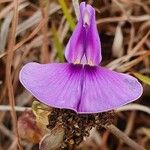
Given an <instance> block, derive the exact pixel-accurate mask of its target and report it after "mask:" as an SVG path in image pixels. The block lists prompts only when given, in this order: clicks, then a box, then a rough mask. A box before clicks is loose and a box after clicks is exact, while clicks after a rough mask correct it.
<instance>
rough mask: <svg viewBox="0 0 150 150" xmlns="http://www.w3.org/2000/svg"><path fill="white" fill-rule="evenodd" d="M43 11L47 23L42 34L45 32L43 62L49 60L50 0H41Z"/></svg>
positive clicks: (42, 51)
mask: <svg viewBox="0 0 150 150" xmlns="http://www.w3.org/2000/svg"><path fill="white" fill-rule="evenodd" d="M46 2H47V3H46ZM39 3H40V8H41V13H42V17H43V19H45V24H44V26H43V27H42V34H43V44H42V50H41V62H42V63H48V62H49V52H48V36H47V33H48V28H47V24H48V8H49V7H48V6H49V4H48V1H43V0H39Z"/></svg>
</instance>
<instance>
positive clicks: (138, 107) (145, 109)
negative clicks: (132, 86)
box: [116, 104, 150, 114]
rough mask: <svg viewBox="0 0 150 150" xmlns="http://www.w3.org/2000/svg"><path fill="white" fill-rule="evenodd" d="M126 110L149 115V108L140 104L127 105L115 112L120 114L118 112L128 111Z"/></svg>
mask: <svg viewBox="0 0 150 150" xmlns="http://www.w3.org/2000/svg"><path fill="white" fill-rule="evenodd" d="M128 110H140V111H143V112H146V113H148V114H150V108H148V107H146V106H143V105H140V104H128V105H126V106H123V107H120V108H118V109H117V110H116V111H117V112H120V111H128Z"/></svg>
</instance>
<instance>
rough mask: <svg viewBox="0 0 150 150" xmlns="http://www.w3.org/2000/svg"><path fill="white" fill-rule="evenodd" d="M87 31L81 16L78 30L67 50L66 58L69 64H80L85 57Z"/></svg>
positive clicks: (71, 38)
mask: <svg viewBox="0 0 150 150" xmlns="http://www.w3.org/2000/svg"><path fill="white" fill-rule="evenodd" d="M84 43H85V29H84V28H83V20H82V17H81V16H80V18H79V21H78V23H77V25H76V28H75V30H74V32H73V34H72V36H71V37H70V39H69V42H68V44H67V46H66V49H65V57H66V59H67V61H68V62H69V63H75V62H80V61H81V59H82V57H83V55H84Z"/></svg>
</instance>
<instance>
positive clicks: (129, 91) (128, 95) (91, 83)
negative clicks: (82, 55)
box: [78, 66, 143, 113]
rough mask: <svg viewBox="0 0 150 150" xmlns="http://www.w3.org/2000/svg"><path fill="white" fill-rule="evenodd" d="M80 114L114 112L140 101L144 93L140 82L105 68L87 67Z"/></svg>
mask: <svg viewBox="0 0 150 150" xmlns="http://www.w3.org/2000/svg"><path fill="white" fill-rule="evenodd" d="M84 69H85V72H84V82H83V89H82V97H81V101H80V104H79V106H78V112H79V113H98V112H105V111H109V110H113V109H115V108H118V107H120V106H123V105H125V104H127V103H130V102H132V101H134V100H136V99H138V98H139V97H140V96H141V94H142V91H143V88H142V86H141V84H140V83H139V82H138V80H137V79H136V78H134V77H132V76H130V75H127V74H123V73H117V72H115V71H111V70H108V69H105V68H103V67H90V66H85V68H84Z"/></svg>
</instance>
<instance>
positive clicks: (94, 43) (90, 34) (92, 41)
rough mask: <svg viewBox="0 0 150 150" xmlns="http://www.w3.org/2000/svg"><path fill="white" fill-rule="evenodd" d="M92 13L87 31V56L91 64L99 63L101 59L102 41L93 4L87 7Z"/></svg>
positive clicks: (90, 13)
mask: <svg viewBox="0 0 150 150" xmlns="http://www.w3.org/2000/svg"><path fill="white" fill-rule="evenodd" d="M86 9H87V10H88V12H89V15H90V24H89V25H88V26H87V31H86V58H87V61H88V63H89V64H91V63H92V64H93V65H98V64H99V63H100V62H101V60H102V56H101V42H100V37H99V34H98V30H97V26H96V18H95V10H94V8H93V7H92V6H90V5H87V8H86Z"/></svg>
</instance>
